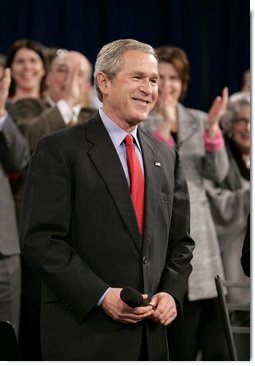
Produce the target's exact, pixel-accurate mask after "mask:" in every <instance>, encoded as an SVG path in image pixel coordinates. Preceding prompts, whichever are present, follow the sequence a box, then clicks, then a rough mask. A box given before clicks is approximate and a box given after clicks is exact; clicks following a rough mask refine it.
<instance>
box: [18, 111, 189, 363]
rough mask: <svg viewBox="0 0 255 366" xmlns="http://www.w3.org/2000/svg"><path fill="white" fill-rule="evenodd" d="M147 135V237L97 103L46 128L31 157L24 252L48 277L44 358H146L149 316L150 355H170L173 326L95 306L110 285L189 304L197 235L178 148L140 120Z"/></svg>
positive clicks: (154, 357)
mask: <svg viewBox="0 0 255 366" xmlns="http://www.w3.org/2000/svg"><path fill="white" fill-rule="evenodd" d="M138 137H139V140H140V144H141V148H142V151H143V158H144V166H145V180H146V197H145V200H146V203H145V228H144V230H145V231H144V239H143V241H142V239H141V236H140V233H139V228H138V224H137V221H136V217H135V212H134V209H133V205H132V201H131V197H130V193H129V187H128V184H127V180H126V177H125V174H124V171H123V168H122V165H121V162H120V160H119V157H118V155H117V153H116V150H115V148H114V145H113V144H112V141H111V138H110V136H109V135H108V133H107V131H106V129H105V127H104V125H103V123H102V121H101V119H100V117H99V114H98V113H96V115H95V116H93V117H92V118H91V119H90V120H89V121H88V122H87V123H85V124H80V125H77V126H75V127H71V128H70V129H65V130H62V131H59V132H56V133H54V134H51V135H49V136H46V137H45V138H43V139H42V140H41V142H40V143H39V145H38V147H37V149H36V151H35V153H34V155H33V157H32V161H31V165H30V169H29V174H28V180H27V186H26V193H25V200H24V211H23V218H22V225H21V228H22V233H21V237H22V252H23V255H24V256H25V258H26V259H27V261H29V263H30V264H31V265H32V266H33V268H34V270H35V271H36V272H37V273H38V275H39V276H40V277H41V278H42V279H43V281H44V286H43V291H42V317H41V326H42V329H41V336H42V352H43V358H44V359H45V360H59V361H61V360H91V361H92V360H130V361H132V360H137V357H138V353H139V348H140V342H141V338H142V328H143V325H144V326H145V327H146V333H147V343H148V350H149V359H150V360H166V359H167V353H168V352H167V342H166V336H165V327H164V326H161V325H160V324H157V323H155V322H152V321H150V320H146V321H144V322H142V323H140V324H137V325H125V324H122V323H119V322H116V321H113V320H112V319H111V318H110V317H109V316H108V315H106V314H105V313H104V311H102V309H101V308H97V307H96V306H95V305H96V304H97V302H98V301H99V299H100V297H101V296H102V294H103V293H104V292H105V291H106V289H107V288H108V287H109V286H112V287H124V286H131V287H133V288H135V289H138V290H139V291H141V292H143V291H145V292H146V293H148V294H149V295H152V294H154V293H156V292H159V291H166V292H169V293H170V294H172V295H173V296H174V297H175V298H176V300H177V302H178V303H179V304H180V307H181V306H182V299H183V296H184V294H185V293H186V290H187V278H188V276H189V274H190V272H191V265H190V260H191V258H192V250H193V247H194V242H193V240H192V239H191V238H190V236H189V219H190V212H189V199H188V192H187V186H186V182H185V181H184V179H183V176H182V172H181V169H180V164H179V159H178V155H177V153H176V151H175V150H174V149H169V147H168V146H165V145H164V144H162V143H160V142H158V141H156V140H154V139H153V138H151V137H150V136H148V135H147V134H146V133H145V132H142V131H141V130H139V132H138ZM155 162H159V163H160V164H161V166H158V164H156V165H155Z"/></svg>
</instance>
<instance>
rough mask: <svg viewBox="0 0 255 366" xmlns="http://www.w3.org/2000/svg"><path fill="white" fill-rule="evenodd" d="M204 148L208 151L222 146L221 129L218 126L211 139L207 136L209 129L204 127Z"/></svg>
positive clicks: (213, 150)
mask: <svg viewBox="0 0 255 366" xmlns="http://www.w3.org/2000/svg"><path fill="white" fill-rule="evenodd" d="M204 143H205V150H206V151H209V152H215V151H219V150H220V149H221V148H222V147H223V146H224V139H223V136H222V132H221V129H220V128H218V131H217V133H216V136H215V137H214V139H211V138H210V136H209V130H208V129H206V130H205V133H204Z"/></svg>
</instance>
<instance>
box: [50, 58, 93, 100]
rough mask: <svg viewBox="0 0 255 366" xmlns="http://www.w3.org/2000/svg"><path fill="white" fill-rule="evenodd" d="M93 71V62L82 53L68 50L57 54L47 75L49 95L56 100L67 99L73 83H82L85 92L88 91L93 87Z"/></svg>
mask: <svg viewBox="0 0 255 366" xmlns="http://www.w3.org/2000/svg"><path fill="white" fill-rule="evenodd" d="M91 73H92V67H91V64H90V62H89V60H88V59H87V57H85V56H84V55H83V54H82V53H80V52H77V51H68V52H66V53H64V54H63V55H60V56H57V57H56V58H54V59H53V61H52V63H51V66H50V69H49V72H48V75H47V77H46V85H47V88H48V95H49V96H50V97H51V99H52V100H53V101H54V102H58V101H59V100H60V99H65V96H66V93H68V90H67V88H70V84H71V83H73V84H75V83H76V84H77V83H78V84H79V87H81V85H82V90H83V91H84V92H86V91H88V90H89V89H90V87H91ZM74 86H75V85H74Z"/></svg>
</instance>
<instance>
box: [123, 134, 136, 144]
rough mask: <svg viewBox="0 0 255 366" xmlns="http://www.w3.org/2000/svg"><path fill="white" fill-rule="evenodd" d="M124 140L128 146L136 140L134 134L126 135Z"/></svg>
mask: <svg viewBox="0 0 255 366" xmlns="http://www.w3.org/2000/svg"><path fill="white" fill-rule="evenodd" d="M124 141H125V145H126V146H130V145H133V142H134V139H133V136H132V135H127V136H126V137H125V139H124Z"/></svg>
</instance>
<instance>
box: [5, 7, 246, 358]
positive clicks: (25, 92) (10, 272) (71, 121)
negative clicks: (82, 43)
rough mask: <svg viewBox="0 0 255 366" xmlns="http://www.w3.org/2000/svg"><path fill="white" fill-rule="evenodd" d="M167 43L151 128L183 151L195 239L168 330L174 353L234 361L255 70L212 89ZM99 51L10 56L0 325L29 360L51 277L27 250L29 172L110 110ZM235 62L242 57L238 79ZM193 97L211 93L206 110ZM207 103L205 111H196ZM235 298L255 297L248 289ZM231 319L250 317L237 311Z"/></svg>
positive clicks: (24, 51)
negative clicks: (70, 132)
mask: <svg viewBox="0 0 255 366" xmlns="http://www.w3.org/2000/svg"><path fill="white" fill-rule="evenodd" d="M181 4H182V2H181ZM234 4H235V5H236V4H237V3H236V2H234ZM236 6H237V5H236ZM193 11H195V10H194V9H193ZM199 26H201V24H200V25H199ZM204 27H205V25H204ZM177 28H178V27H177ZM195 31H196V29H194V32H195ZM109 32H110V30H109ZM131 35H132V34H131ZM128 38H130V37H128ZM134 38H137V37H134ZM53 39H54V38H53ZM158 39H162V42H161V43H160V44H158V47H157V48H156V52H157V54H158V56H159V57H160V64H159V74H160V82H159V98H158V101H157V104H156V106H155V108H154V110H153V111H152V112H151V113H150V115H149V116H148V118H147V120H146V121H144V122H142V123H141V126H142V128H143V129H144V130H145V131H146V132H148V133H150V134H152V135H153V136H154V137H155V139H157V140H159V141H161V143H162V144H167V145H169V146H174V147H175V148H176V149H177V150H178V151H179V154H180V156H181V159H182V164H183V168H184V172H185V177H186V180H187V183H188V188H189V194H190V201H191V236H192V238H193V239H194V241H195V243H196V247H195V250H194V253H193V255H194V257H193V260H192V266H193V272H192V274H191V276H190V278H189V288H188V292H187V295H186V298H185V302H184V316H183V319H182V320H181V321H180V320H179V319H177V320H176V321H174V322H173V323H172V324H171V325H170V326H168V327H167V333H168V339H169V354H170V360H190V361H192V360H198V359H201V360H211V361H212V360H229V354H228V350H227V345H226V338H225V334H224V329H223V327H222V322H221V318H220V314H219V308H218V301H217V294H216V288H215V285H214V277H215V276H216V275H218V274H220V275H222V276H223V277H225V278H227V279H231V280H236V281H242V282H249V277H248V275H247V273H248V272H247V268H245V270H244V269H243V268H242V265H241V261H240V260H241V256H242V249H243V241H244V237H245V233H246V230H247V218H248V216H249V212H250V78H251V77H250V71H249V69H248V68H245V67H244V68H243V70H242V74H239V75H238V76H237V75H236V74H235V76H234V77H233V78H235V81H234V83H233V84H231V85H228V84H227V83H226V82H225V79H224V77H222V78H221V80H220V81H219V83H218V84H217V85H213V84H211V88H208V86H209V83H208V80H205V79H203V80H202V79H201V77H200V76H198V74H199V72H198V68H199V66H201V65H196V69H194V68H193V69H192V66H193V67H194V63H195V62H193V65H192V61H193V59H194V57H191V59H188V56H187V54H188V52H187V49H184V48H180V47H176V46H175V45H174V44H173V43H172V42H171V43H170V42H163V38H162V37H158ZM72 40H73V39H72ZM247 42H248V40H247ZM154 43H155V44H157V43H158V41H157V42H156V41H155V42H154ZM179 43H181V42H179ZM248 44H249V43H248ZM200 45H201V44H200ZM93 47H95V48H96V44H94V45H93ZM88 48H89V47H88ZM98 48H99V47H98ZM201 50H203V51H201V52H203V53H205V52H206V50H205V49H204V48H203V47H201ZM93 52H94V50H93V51H92V50H91V49H90V52H89V55H88V54H87V53H86V52H80V48H79V47H77V48H75V50H74V49H73V47H71V46H70V48H69V49H68V50H66V49H61V48H60V49H59V48H55V47H48V46H47V47H46V46H44V45H42V44H41V43H40V42H38V41H36V40H34V39H28V38H22V39H17V40H16V41H15V42H13V43H12V44H11V45H8V48H7V49H6V52H5V53H3V54H2V55H1V56H0V320H10V321H11V323H12V325H13V326H14V329H15V332H16V335H17V338H18V341H19V347H20V350H21V355H22V359H23V360H41V350H40V291H41V282H40V279H39V278H38V277H37V276H36V275H35V274H34V272H33V271H32V269H31V268H30V266H29V265H28V264H27V262H26V261H25V260H24V258H23V257H22V255H21V254H20V248H19V223H20V218H21V210H22V201H23V192H24V184H25V180H26V175H27V169H28V166H29V161H30V156H31V154H32V153H33V151H34V150H35V148H36V146H37V143H38V141H39V140H40V138H41V137H43V136H44V135H46V134H48V133H51V132H53V131H56V130H60V129H64V128H68V127H69V126H73V125H75V124H77V123H82V122H86V121H87V120H88V119H89V118H90V117H91V116H92V115H93V114H94V113H95V112H96V111H97V109H98V108H100V106H101V103H100V102H99V100H98V98H97V96H96V91H95V88H94V85H93V78H92V74H93V61H94V57H95V55H94V54H93ZM232 56H233V55H232ZM201 57H204V58H206V59H207V60H208V57H209V55H208V54H206V55H205V54H204V55H201ZM209 58H210V57H209ZM211 61H212V60H211ZM211 61H210V62H211ZM208 62H209V61H208ZM235 62H236V59H235V57H234V56H233V57H232V66H231V67H229V69H228V71H229V77H231V75H232V76H233V75H234V71H233V68H234V66H233V65H234V63H235ZM244 64H245V63H243V65H244ZM226 67H227V66H226ZM192 70H196V71H195V72H194V73H192ZM239 70H240V69H239ZM215 73H217V71H215ZM230 74H231V75H230ZM190 77H191V80H192V78H193V79H194V78H195V79H196V78H197V82H198V86H199V87H197V88H196V87H194V83H193V84H192V90H191V92H190V90H189V84H190ZM223 80H224V83H222V82H223ZM238 82H239V84H238ZM219 85H220V87H219ZM224 86H225V88H224V89H223V87H224ZM216 88H217V90H216ZM208 89H210V92H209V91H208ZM194 93H198V94H200V96H201V98H200V103H197V105H196V102H194V100H195V99H194V98H193V94H194ZM187 95H188V98H187ZM202 95H203V96H202ZM205 95H207V97H208V98H207V100H206V101H205V99H204V103H203V97H205ZM208 100H210V105H209V104H208ZM189 102H190V103H191V104H189ZM192 102H193V103H192ZM199 104H200V105H203V106H206V108H207V109H206V108H204V110H201V109H198V108H197V109H194V107H195V108H196V107H198V105H199ZM189 105H192V107H193V108H189ZM246 263H249V261H248V262H246ZM244 273H246V274H244ZM248 274H249V273H248ZM228 296H229V298H230V299H236V300H238V301H241V302H242V301H243V302H249V301H250V292H249V291H248V290H247V292H246V293H244V292H242V293H240V292H237V291H236V292H230V293H229V294H228ZM232 318H233V319H234V320H235V321H236V322H237V323H238V324H247V323H249V317H248V318H247V317H246V316H245V317H244V316H243V315H242V314H241V313H239V312H235V313H233V314H232ZM236 341H237V345H238V347H237V348H238V356H239V359H240V360H249V359H250V347H249V337H248V336H247V335H246V336H242V337H241V336H239V337H238V338H236Z"/></svg>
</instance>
